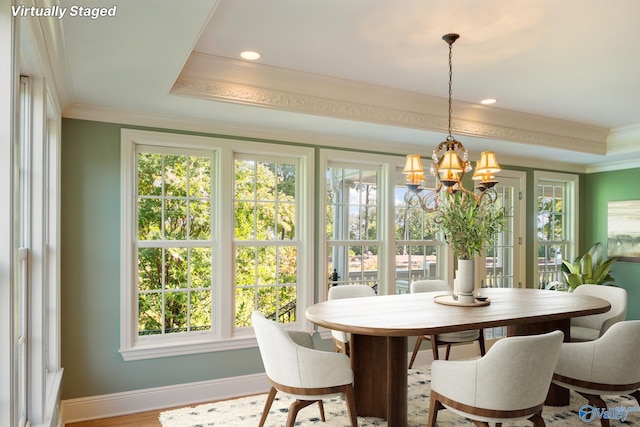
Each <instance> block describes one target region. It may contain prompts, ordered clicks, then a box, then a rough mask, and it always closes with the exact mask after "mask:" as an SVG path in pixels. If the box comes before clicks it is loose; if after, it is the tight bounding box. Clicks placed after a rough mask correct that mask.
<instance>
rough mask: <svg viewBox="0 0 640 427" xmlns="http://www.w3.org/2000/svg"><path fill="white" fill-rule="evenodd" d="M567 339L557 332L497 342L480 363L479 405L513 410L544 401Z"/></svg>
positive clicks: (478, 378) (510, 338)
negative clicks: (561, 348) (559, 355)
mask: <svg viewBox="0 0 640 427" xmlns="http://www.w3.org/2000/svg"><path fill="white" fill-rule="evenodd" d="M563 338H564V334H563V333H562V332H560V331H554V332H550V333H547V334H542V335H529V336H517V337H509V338H505V339H501V340H499V341H497V342H496V343H495V344H494V345H493V347H491V349H490V350H489V351H488V352H487V354H486V355H485V356H484V357H482V358H481V359H479V360H478V377H477V381H478V383H477V386H478V392H477V395H476V402H477V405H476V406H479V407H481V408H487V409H498V410H499V409H506V410H510V409H518V408H530V407H533V406H536V405H539V404H540V403H542V402H544V401H545V398H546V396H547V392H548V391H549V384H551V378H552V376H553V371H554V368H555V365H556V361H557V359H558V354H559V352H560V346H561V345H562V340H563Z"/></svg>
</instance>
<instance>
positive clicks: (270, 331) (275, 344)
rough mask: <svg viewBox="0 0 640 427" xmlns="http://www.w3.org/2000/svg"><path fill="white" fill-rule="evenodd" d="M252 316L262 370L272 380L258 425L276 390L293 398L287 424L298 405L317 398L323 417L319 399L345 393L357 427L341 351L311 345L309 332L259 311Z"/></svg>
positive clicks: (350, 378)
mask: <svg viewBox="0 0 640 427" xmlns="http://www.w3.org/2000/svg"><path fill="white" fill-rule="evenodd" d="M251 320H252V321H253V328H254V330H255V334H256V339H257V340H258V348H259V350H260V355H261V356H262V363H263V364H264V369H265V373H266V374H267V377H268V379H269V382H270V383H271V389H270V390H269V395H268V396H267V401H266V403H265V405H264V410H263V411H262V417H261V418H260V423H259V424H258V425H259V427H262V426H264V423H265V421H266V420H267V416H268V415H269V409H271V405H272V403H273V400H274V399H275V397H276V393H277V392H278V391H281V392H282V393H285V394H287V395H289V396H291V397H293V398H295V399H296V400H295V401H294V402H293V403H292V404H291V406H289V415H288V416H287V424H286V426H287V427H293V425H294V424H295V421H296V417H297V415H298V412H299V411H300V409H302V408H305V407H307V406H309V405H311V404H313V403H315V402H318V405H319V406H320V417H321V418H322V421H325V416H324V406H323V405H322V399H324V398H328V397H333V396H335V395H344V397H345V400H346V403H347V408H348V411H349V417H350V420H351V426H352V427H356V426H357V425H358V420H357V417H356V407H355V399H354V395H353V371H352V370H351V363H350V361H349V358H348V357H347V356H345V355H344V354H336V353H332V352H328V351H320V350H316V349H314V348H313V340H312V339H311V335H309V334H306V333H300V332H297V333H296V332H290V333H288V332H287V331H285V330H284V328H282V326H281V325H280V324H278V323H276V322H273V321H271V320H268V319H266V318H265V317H264V316H263V315H262V313H260V312H259V311H254V312H253V313H252V314H251Z"/></svg>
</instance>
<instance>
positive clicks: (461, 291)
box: [453, 259, 476, 304]
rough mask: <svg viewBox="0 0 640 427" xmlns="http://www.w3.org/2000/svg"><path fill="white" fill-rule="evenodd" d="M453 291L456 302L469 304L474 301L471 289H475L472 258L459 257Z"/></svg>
mask: <svg viewBox="0 0 640 427" xmlns="http://www.w3.org/2000/svg"><path fill="white" fill-rule="evenodd" d="M456 274H457V277H456V280H455V282H454V289H453V293H454V294H455V295H456V297H457V299H458V302H461V303H465V304H471V303H473V302H474V301H475V298H474V296H473V291H474V289H475V283H476V282H475V261H474V260H472V259H459V260H458V270H456Z"/></svg>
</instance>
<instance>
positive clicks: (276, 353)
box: [251, 311, 303, 387]
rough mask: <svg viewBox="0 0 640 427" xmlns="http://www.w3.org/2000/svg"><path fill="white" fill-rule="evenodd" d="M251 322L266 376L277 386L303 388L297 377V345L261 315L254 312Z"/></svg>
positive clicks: (280, 327)
mask: <svg viewBox="0 0 640 427" xmlns="http://www.w3.org/2000/svg"><path fill="white" fill-rule="evenodd" d="M251 320H252V321H253V329H254V331H255V334H256V339H257V340H258V348H259V349H260V356H262V363H263V364H264V371H265V373H266V374H267V376H268V377H269V378H271V379H272V380H273V381H275V382H277V383H279V384H283V385H286V386H289V387H303V385H302V383H301V380H300V375H299V370H300V367H299V363H298V357H297V356H298V355H297V347H298V345H297V344H296V343H295V342H294V341H293V340H292V339H291V337H289V334H288V333H287V331H285V330H284V328H282V326H280V325H279V324H278V323H276V322H273V321H271V320H268V319H266V318H265V317H264V316H263V315H262V313H260V312H258V311H254V312H253V313H252V314H251Z"/></svg>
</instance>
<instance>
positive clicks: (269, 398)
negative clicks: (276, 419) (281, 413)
mask: <svg viewBox="0 0 640 427" xmlns="http://www.w3.org/2000/svg"><path fill="white" fill-rule="evenodd" d="M277 392H278V390H276V389H275V387H271V390H269V395H268V396H267V401H266V402H265V404H264V409H263V410H262V417H260V423H259V424H258V427H262V426H264V423H265V421H267V415H269V409H271V405H272V404H273V399H275V397H276V393H277Z"/></svg>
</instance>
